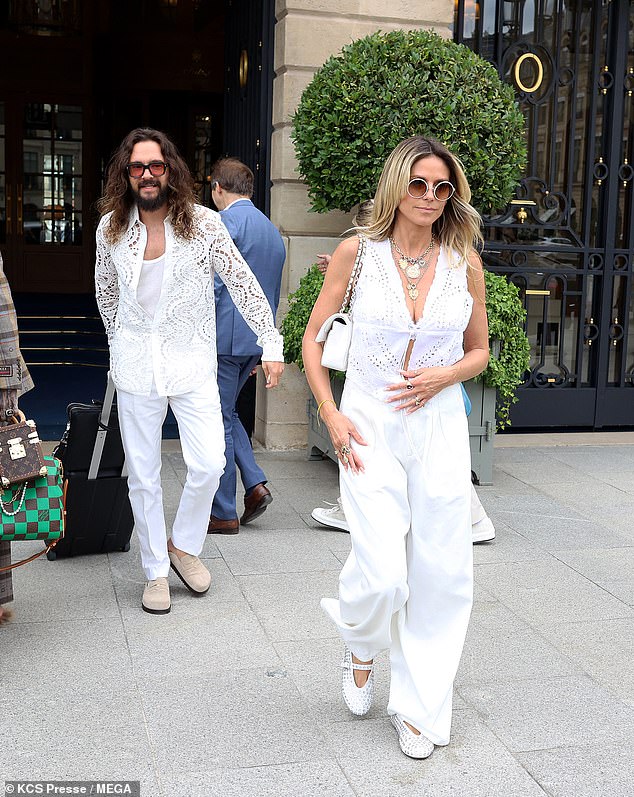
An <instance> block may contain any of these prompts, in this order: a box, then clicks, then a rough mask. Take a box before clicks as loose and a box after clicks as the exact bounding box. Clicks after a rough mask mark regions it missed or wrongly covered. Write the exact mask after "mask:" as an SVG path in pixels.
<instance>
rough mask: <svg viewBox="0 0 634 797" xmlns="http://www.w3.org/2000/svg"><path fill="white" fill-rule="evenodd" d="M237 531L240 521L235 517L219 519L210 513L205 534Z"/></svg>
mask: <svg viewBox="0 0 634 797" xmlns="http://www.w3.org/2000/svg"><path fill="white" fill-rule="evenodd" d="M239 531H240V521H239V520H238V518H237V517H234V518H231V520H221V519H220V518H219V517H214V516H213V515H212V516H211V520H210V521H209V525H208V526H207V534H237V533H238V532H239Z"/></svg>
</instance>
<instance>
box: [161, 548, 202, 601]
mask: <svg viewBox="0 0 634 797" xmlns="http://www.w3.org/2000/svg"><path fill="white" fill-rule="evenodd" d="M167 553H168V554H169V558H170V562H171V567H172V570H173V571H174V572H175V573H176V575H177V576H178V577H179V578H180V580H181V581H182V582H183V584H184V585H185V586H186V587H187V589H188V590H189V591H190V592H193V593H194V595H204V594H205V592H207V590H208V589H209V586H210V584H211V573H210V572H209V570H207V568H206V567H205V565H204V564H203V563H202V562H201V561H200V559H199V558H198V557H197V556H192V555H191V554H185V556H182V557H180V556H179V555H178V554H177V553H174V551H168V552H167Z"/></svg>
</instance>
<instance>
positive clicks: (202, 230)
mask: <svg viewBox="0 0 634 797" xmlns="http://www.w3.org/2000/svg"><path fill="white" fill-rule="evenodd" d="M109 218H110V214H106V215H105V216H104V217H103V218H102V219H101V222H100V223H99V227H98V228H97V262H96V266H95V285H96V293H97V304H98V306H99V312H100V313H101V317H102V319H103V322H104V326H105V328H106V333H107V335H108V342H109V345H110V369H111V372H112V378H113V380H114V383H115V385H116V386H117V387H118V388H119V389H120V390H124V391H126V392H128V393H135V394H137V395H141V396H147V395H149V394H150V390H151V388H152V382H154V383H155V384H156V389H157V392H158V394H159V395H161V396H176V395H181V394H183V393H187V392H189V391H191V390H194V389H195V388H197V387H198V386H199V385H201V384H202V383H203V382H204V381H205V379H207V378H208V377H209V376H211V375H213V374H215V373H216V370H217V365H216V360H217V358H216V318H215V303H214V273H217V274H219V276H220V278H221V279H222V280H223V282H224V283H225V284H226V286H227V288H228V290H229V293H230V295H231V298H232V299H233V301H234V302H235V304H236V307H237V308H238V310H240V312H241V313H242V315H243V316H244V319H245V321H246V322H247V324H248V325H249V326H250V327H251V329H252V330H253V331H254V332H255V334H256V335H257V336H258V345H260V346H261V347H262V349H263V354H262V359H263V360H269V361H277V362H283V360H284V356H283V343H282V338H281V335H280V334H279V332H278V331H277V330H276V328H275V323H274V320H273V314H272V313H271V308H270V306H269V303H268V301H267V299H266V297H265V295H264V293H263V292H262V289H261V288H260V285H259V283H258V281H257V280H256V278H255V277H254V276H253V272H252V271H251V269H250V268H249V266H248V265H247V264H246V262H245V261H244V260H243V258H242V256H241V255H240V253H239V252H238V250H237V249H236V247H235V244H234V243H233V241H232V240H231V237H230V236H229V233H228V232H227V229H226V227H225V226H224V224H223V223H222V220H221V218H220V216H219V214H218V213H216V212H215V211H213V210H210V209H209V208H206V207H203V206H202V205H195V211H194V221H195V231H194V237H193V238H192V239H190V240H183V239H182V238H178V237H177V236H176V235H175V234H174V231H173V229H172V225H171V223H170V221H169V217H168V218H167V219H166V220H165V222H164V224H165V265H164V275H163V286H162V289H161V294H160V298H159V300H158V304H157V306H156V311H155V313H154V317H153V318H151V317H150V316H149V315H148V313H147V312H146V311H145V310H144V309H143V307H142V306H141V305H140V303H139V301H138V297H137V288H138V284H139V277H140V274H141V269H142V265H143V254H144V252H145V246H146V243H147V231H146V227H145V225H144V224H143V223H142V222H141V220H140V219H139V215H138V211H137V210H136V208H134V210H133V211H132V213H131V215H130V223H129V225H128V229H127V230H126V231H125V232H124V234H123V235H122V236H121V238H120V239H119V240H118V241H117V242H116V243H115V244H114V245H110V244H108V243H107V242H106V240H105V236H104V231H105V228H106V226H107V224H108V221H109Z"/></svg>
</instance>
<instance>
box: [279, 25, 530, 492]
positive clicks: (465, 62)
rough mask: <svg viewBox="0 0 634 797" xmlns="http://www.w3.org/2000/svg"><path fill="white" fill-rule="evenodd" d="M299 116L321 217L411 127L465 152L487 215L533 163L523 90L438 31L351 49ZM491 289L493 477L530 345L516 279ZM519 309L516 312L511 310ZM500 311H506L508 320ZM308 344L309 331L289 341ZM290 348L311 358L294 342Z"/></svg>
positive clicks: (343, 206) (485, 410) (479, 403)
mask: <svg viewBox="0 0 634 797" xmlns="http://www.w3.org/2000/svg"><path fill="white" fill-rule="evenodd" d="M292 122H293V131H292V138H293V142H294V145H295V152H296V155H297V160H298V165H299V171H300V174H301V175H302V177H303V178H304V180H305V182H306V183H307V185H308V191H309V196H310V199H311V202H312V209H313V210H315V211H317V212H320V213H322V212H327V211H329V210H343V211H346V212H347V211H349V210H350V209H351V208H353V207H354V206H356V205H357V204H359V203H360V202H362V201H364V200H366V199H368V198H370V197H371V196H372V195H373V194H374V190H375V187H376V184H377V182H378V178H379V174H380V172H381V168H382V166H383V163H384V162H385V159H386V158H387V156H388V154H389V153H390V151H391V150H392V149H393V148H394V147H395V146H396V144H397V143H398V142H399V141H401V140H402V139H404V138H407V137H408V136H411V135H416V134H420V133H423V134H428V135H431V136H434V137H435V138H437V139H439V140H440V141H442V142H443V143H444V144H446V145H447V146H448V147H449V149H451V150H452V152H454V153H455V154H456V155H457V156H458V157H459V158H460V160H461V161H462V163H463V166H464V169H465V172H466V173H467V175H468V178H469V184H470V186H471V190H472V203H473V205H474V206H475V207H476V208H477V209H478V210H479V211H480V212H481V213H483V214H488V215H491V214H493V213H495V212H497V211H501V210H502V209H504V208H505V207H506V205H507V203H508V201H509V200H510V199H511V197H512V196H513V192H514V190H515V188H516V186H517V184H518V182H519V180H520V178H521V174H522V170H523V167H524V165H525V163H526V137H525V133H524V118H523V116H522V113H521V111H520V109H519V107H518V105H517V103H516V101H515V94H514V90H513V88H512V86H510V85H508V84H506V83H504V82H503V81H502V80H501V79H500V77H499V75H498V73H497V71H496V69H495V67H494V66H492V65H491V64H490V63H488V62H487V61H485V60H484V59H483V58H481V57H480V56H479V55H477V54H476V53H474V52H472V51H471V50H469V49H468V48H467V47H465V46H464V45H460V44H456V43H455V42H452V41H449V40H447V39H443V38H441V37H440V36H438V35H437V34H436V33H434V32H432V31H424V30H413V31H392V32H390V33H386V34H384V33H375V34H373V35H371V36H366V37H365V38H363V39H359V40H358V41H355V42H353V43H352V44H350V45H348V46H347V47H344V48H343V50H342V52H341V54H339V55H337V56H333V57H332V58H329V59H328V61H326V63H325V64H324V65H323V66H322V67H321V69H319V70H318V71H317V72H316V73H315V75H314V77H313V79H312V80H311V82H310V84H309V85H308V86H307V87H306V89H305V90H304V93H303V94H302V97H301V100H300V102H299V105H298V107H297V111H296V112H295V114H294V116H293V120H292ZM315 271H316V270H315V269H314V270H311V272H309V275H307V277H306V279H307V282H306V283H305V284H300V289H299V290H298V291H297V292H296V294H295V295H294V296H295V301H296V302H300V303H301V304H303V305H305V307H304V309H305V310H307V312H308V314H309V313H310V309H309V308H312V303H313V302H314V299H315V298H316V296H317V293H318V290H317V291H316V292H314V293H313V294H312V301H311V300H310V296H309V294H310V290H309V288H310V289H312V290H314V289H315V288H316V286H317V284H319V285H320V284H321V282H320V279H319V276H318V272H317V273H315ZM502 283H504V284H505V285H506V288H505V287H504V286H503V284H502ZM487 287H488V288H489V290H490V292H491V296H490V297H489V299H488V300H487V309H488V311H489V314H490V319H489V323H490V325H491V333H492V335H493V336H497V335H498V329H499V340H500V347H499V354H498V353H497V349H496V348H495V346H494V349H493V357H492V361H491V364H490V365H489V368H488V369H487V371H486V372H485V375H484V376H483V377H482V378H481V380H480V381H479V382H477V383H476V384H472V385H469V386H468V387H467V390H468V392H469V393H470V394H471V396H472V403H473V410H472V414H471V417H470V435H471V443H472V446H471V448H472V466H473V470H474V472H475V473H476V476H477V478H478V479H479V481H480V482H481V483H490V482H491V472H492V454H493V452H492V448H493V440H492V438H493V433H494V431H495V427H496V416H495V408H496V392H497V425H498V428H502V427H504V426H506V425H508V423H509V416H508V410H509V407H510V404H511V403H512V402H513V401H514V400H515V399H514V391H515V389H516V387H517V385H518V384H519V383H520V381H521V378H522V376H523V372H524V370H525V368H526V367H527V366H528V352H529V348H528V341H527V339H526V336H525V334H524V332H523V329H522V323H523V309H522V306H521V303H520V302H519V299H518V297H517V291H516V289H515V287H514V286H512V285H508V283H506V280H505V279H504V278H503V277H495V275H493V274H490V275H488V276H487ZM292 306H293V305H292V304H291V308H292ZM511 307H513V308H514V311H513V313H514V314H513V313H511V315H508V311H509V310H510V308H511ZM498 310H500V312H501V313H502V316H503V318H504V319H506V320H503V321H500V323H499V324H498V322H497V321H496V317H497V311H498ZM308 314H307V315H306V319H305V322H306V321H307V320H308ZM511 317H512V319H514V320H511ZM305 322H304V325H305ZM293 323H294V322H293V320H292V319H291V321H289V322H288V325H287V326H286V328H285V329H286V330H287V331H286V332H285V338H287V335H288V336H290V337H293V336H295V335H296V333H297V331H298V330H296V329H293V326H292V325H293ZM302 333H303V329H302ZM522 336H523V337H522ZM298 344H299V345H300V346H301V335H299V337H298V338H297V340H296V343H295V344H290V343H289V345H298ZM299 354H300V356H301V350H300V351H299ZM287 356H288V357H289V360H290V361H291V362H298V363H300V362H301V359H298V358H297V357H296V356H295V355H293V354H291V352H290V349H288V350H287ZM486 391H488V393H487V392H486ZM311 423H312V422H311ZM320 433H321V434H323V429H320ZM309 434H310V433H309ZM322 443H323V441H322ZM309 445H311V443H310V440H309ZM327 447H328V445H327ZM322 450H324V449H322Z"/></svg>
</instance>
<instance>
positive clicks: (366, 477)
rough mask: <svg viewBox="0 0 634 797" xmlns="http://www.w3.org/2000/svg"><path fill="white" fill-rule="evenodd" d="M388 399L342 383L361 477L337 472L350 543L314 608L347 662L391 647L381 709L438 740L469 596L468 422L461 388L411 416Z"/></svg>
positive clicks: (445, 728) (447, 715) (446, 721)
mask: <svg viewBox="0 0 634 797" xmlns="http://www.w3.org/2000/svg"><path fill="white" fill-rule="evenodd" d="M393 407H394V405H389V404H386V403H384V402H382V401H379V400H377V399H375V398H373V397H372V396H370V395H368V394H366V393H364V392H363V391H362V390H361V389H360V388H359V387H358V386H357V385H355V384H353V383H351V382H346V385H345V388H344V392H343V397H342V400H341V411H342V412H343V413H344V414H345V415H347V416H348V417H349V418H351V419H352V421H353V422H354V424H355V425H356V427H357V429H358V430H359V432H360V433H361V435H362V436H363V438H364V439H365V441H366V442H367V443H368V445H367V446H361V445H358V444H357V443H355V442H354V441H352V442H351V445H352V446H354V449H355V451H358V453H359V456H360V457H361V459H362V460H363V464H364V466H365V473H360V474H358V475H354V474H353V473H352V472H351V471H350V470H348V471H347V472H346V471H345V470H344V469H343V468H340V483H341V498H342V504H343V509H344V512H345V514H346V518H347V520H348V523H349V525H350V537H351V542H352V551H351V553H350V555H349V557H348V559H347V560H346V563H345V565H344V567H343V570H342V571H341V575H340V577H339V599H338V600H332V599H324V600H322V604H321V605H322V607H323V609H324V610H325V611H326V612H327V613H328V614H329V615H330V617H331V618H332V619H333V620H334V621H335V623H336V624H337V626H338V628H339V631H340V633H341V636H342V637H343V639H344V641H345V643H346V645H347V646H348V647H349V648H350V650H351V651H352V652H353V653H354V654H355V656H356V657H357V658H359V659H361V660H363V661H367V660H369V659H373V658H374V657H375V656H376V654H377V653H378V652H379V651H380V650H383V649H385V648H389V651H390V664H391V671H392V678H391V685H390V697H389V703H388V713H389V714H400V715H401V716H402V717H403V719H405V720H406V721H407V722H409V723H411V724H412V725H413V726H414V727H415V728H417V729H418V730H420V731H421V733H423V734H425V736H427V737H428V738H429V739H430V740H431V741H432V742H434V744H439V745H445V744H448V743H449V734H450V728H451V705H452V690H453V681H454V677H455V674H456V671H457V669H458V663H459V661H460V656H461V654H462V647H463V644H464V639H465V635H466V632H467V625H468V623H469V615H470V613H471V605H472V601H473V553H472V543H471V495H470V484H471V479H470V476H471V458H470V452H469V432H468V427H467V418H466V415H465V411H464V404H463V400H462V394H461V392H460V386H459V385H453V386H451V387H449V388H446V389H445V390H443V391H442V392H441V393H439V394H438V395H437V396H434V397H433V398H432V399H431V400H430V401H429V402H428V403H427V405H426V406H425V407H424V408H422V409H420V410H418V411H416V412H414V413H412V414H411V415H406V414H405V413H404V412H402V411H398V412H395V411H394V409H393Z"/></svg>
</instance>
